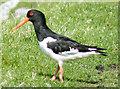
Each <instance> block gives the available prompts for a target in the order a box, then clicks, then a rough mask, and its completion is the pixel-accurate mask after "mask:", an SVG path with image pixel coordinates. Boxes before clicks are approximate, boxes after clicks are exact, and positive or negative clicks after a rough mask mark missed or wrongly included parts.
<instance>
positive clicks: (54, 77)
mask: <svg viewBox="0 0 120 89" xmlns="http://www.w3.org/2000/svg"><path fill="white" fill-rule="evenodd" d="M59 69H60V67H59V65H58V68H57V71H56V72H55V75H54V76H53V77H52V78H51V79H50V80H51V81H54V80H55V79H56V75H57V73H58V71H59Z"/></svg>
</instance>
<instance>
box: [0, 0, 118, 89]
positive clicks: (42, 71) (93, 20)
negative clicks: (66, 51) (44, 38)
mask: <svg viewBox="0 0 120 89" xmlns="http://www.w3.org/2000/svg"><path fill="white" fill-rule="evenodd" d="M21 7H25V8H28V9H30V8H34V9H37V10H40V11H42V12H43V13H44V14H45V16H46V21H47V25H48V27H49V28H50V29H51V30H52V31H54V32H56V33H59V34H62V35H65V36H67V37H69V38H71V39H73V40H75V41H77V42H79V43H81V44H85V45H90V46H98V47H101V48H105V49H107V50H106V54H107V55H108V56H105V57H104V56H101V55H95V56H91V57H88V58H83V59H80V60H78V61H71V62H65V63H64V65H63V68H64V74H63V77H64V82H63V83H60V82H59V78H58V75H57V80H55V81H54V82H52V81H50V78H51V77H52V76H53V75H54V73H55V71H56V69H57V65H58V63H57V62H56V61H55V60H53V59H50V58H49V57H46V56H45V55H44V54H43V53H42V52H41V50H40V48H39V44H38V41H37V37H36V35H35V32H34V28H33V25H32V23H30V22H28V23H26V24H25V25H24V26H22V27H21V28H19V29H17V30H16V31H15V32H12V31H11V30H12V28H13V27H15V26H16V25H17V24H18V23H19V22H21V21H22V20H23V19H24V18H25V17H26V16H23V17H20V18H14V12H15V10H16V9H17V8H21ZM9 14H10V16H9V19H7V20H5V21H3V22H2V39H1V42H2V80H0V81H1V84H0V85H1V86H2V87H23V86H24V87H99V86H102V87H103V86H104V87H117V86H118V66H117V65H118V3H108V2H106V3H105V2H104V3H100V2H98V3H93V2H89V3H85V2H82V3H78V2H76V3H73V2H68V3H65V2H51V3H48V2H43V3H39V2H37V3H29V2H27V3H25V2H24V3H23V2H20V3H19V4H18V5H17V6H16V7H15V8H13V9H12V10H11V11H10V13H9ZM110 64H115V65H116V67H115V68H114V67H110ZM98 65H102V66H103V67H104V70H103V71H101V70H97V69H96V66H98Z"/></svg>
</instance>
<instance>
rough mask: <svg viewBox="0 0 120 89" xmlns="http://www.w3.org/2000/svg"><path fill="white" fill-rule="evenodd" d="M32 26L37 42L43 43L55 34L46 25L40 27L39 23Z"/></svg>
mask: <svg viewBox="0 0 120 89" xmlns="http://www.w3.org/2000/svg"><path fill="white" fill-rule="evenodd" d="M33 25H34V28H35V33H36V36H37V39H38V41H43V40H44V38H47V37H48V36H51V35H52V34H55V33H54V32H52V31H51V30H50V29H49V28H48V26H47V25H46V24H44V25H41V24H39V23H33Z"/></svg>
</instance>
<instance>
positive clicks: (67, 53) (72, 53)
mask: <svg viewBox="0 0 120 89" xmlns="http://www.w3.org/2000/svg"><path fill="white" fill-rule="evenodd" d="M78 52H79V51H78V49H75V48H71V47H70V51H64V52H60V53H59V54H60V55H64V56H67V55H74V54H76V53H78Z"/></svg>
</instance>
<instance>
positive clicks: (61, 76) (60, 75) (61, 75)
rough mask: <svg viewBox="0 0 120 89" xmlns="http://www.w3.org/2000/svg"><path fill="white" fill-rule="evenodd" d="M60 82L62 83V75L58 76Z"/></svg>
mask: <svg viewBox="0 0 120 89" xmlns="http://www.w3.org/2000/svg"><path fill="white" fill-rule="evenodd" d="M59 78H60V82H61V83H63V75H59Z"/></svg>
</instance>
